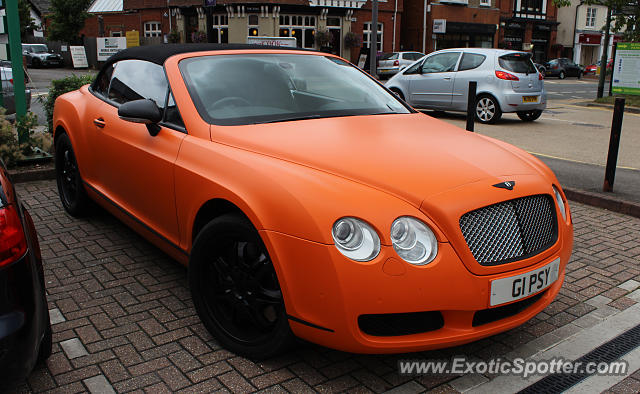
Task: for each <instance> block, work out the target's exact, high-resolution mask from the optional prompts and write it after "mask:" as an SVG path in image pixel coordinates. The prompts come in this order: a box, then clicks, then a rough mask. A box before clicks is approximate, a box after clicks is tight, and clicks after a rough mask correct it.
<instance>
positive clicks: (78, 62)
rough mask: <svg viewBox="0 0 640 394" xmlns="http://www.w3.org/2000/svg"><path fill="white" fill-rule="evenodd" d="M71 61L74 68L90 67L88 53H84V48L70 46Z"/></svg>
mask: <svg viewBox="0 0 640 394" xmlns="http://www.w3.org/2000/svg"><path fill="white" fill-rule="evenodd" d="M69 50H70V51H71V61H72V62H73V68H86V67H89V62H87V53H86V52H85V51H84V47H83V46H73V45H72V46H70V47H69Z"/></svg>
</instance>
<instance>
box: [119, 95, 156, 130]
mask: <svg viewBox="0 0 640 394" xmlns="http://www.w3.org/2000/svg"><path fill="white" fill-rule="evenodd" d="M118 116H119V117H120V119H122V120H126V121H127V122H133V123H143V124H146V125H147V130H149V134H151V135H152V136H154V137H155V136H156V135H158V133H159V132H160V127H159V126H158V125H157V123H158V122H160V121H161V120H162V111H160V108H158V106H157V105H156V103H155V102H153V101H152V100H149V99H141V100H134V101H129V102H127V103H124V104H122V105H120V107H119V108H118Z"/></svg>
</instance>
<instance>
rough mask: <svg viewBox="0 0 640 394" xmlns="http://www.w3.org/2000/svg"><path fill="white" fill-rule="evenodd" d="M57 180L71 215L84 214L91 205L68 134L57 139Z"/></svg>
mask: <svg viewBox="0 0 640 394" xmlns="http://www.w3.org/2000/svg"><path fill="white" fill-rule="evenodd" d="M55 163H56V181H57V184H58V194H59V195H60V201H61V202H62V206H63V207H64V209H65V210H66V211H67V212H68V213H69V214H70V215H71V216H75V217H78V216H82V215H83V214H85V213H86V212H87V210H88V207H89V203H90V202H89V197H88V196H87V193H86V191H85V190H84V185H83V184H82V178H81V177H80V170H79V169H78V163H77V162H76V156H75V154H74V152H73V147H72V146H71V140H69V136H68V135H67V134H62V135H61V136H60V137H58V139H57V141H56V161H55Z"/></svg>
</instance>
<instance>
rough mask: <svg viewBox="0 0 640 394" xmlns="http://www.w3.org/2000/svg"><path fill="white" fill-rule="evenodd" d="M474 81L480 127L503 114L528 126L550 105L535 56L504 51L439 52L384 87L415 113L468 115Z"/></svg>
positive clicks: (446, 50) (468, 49)
mask: <svg viewBox="0 0 640 394" xmlns="http://www.w3.org/2000/svg"><path fill="white" fill-rule="evenodd" d="M470 81H477V82H478V87H477V91H476V92H477V93H476V97H477V99H476V119H477V120H478V121H479V122H481V123H495V122H497V121H498V120H499V119H500V117H501V116H502V114H503V113H505V112H515V113H517V114H518V116H519V117H520V119H522V120H523V121H526V122H530V121H533V120H536V119H538V118H539V117H540V115H541V114H542V110H543V109H544V108H545V107H546V105H547V93H546V92H545V90H544V81H543V76H542V74H540V73H539V72H538V70H537V69H536V67H535V66H534V64H533V62H532V61H531V55H530V54H529V53H526V52H516V51H511V50H505V49H489V48H458V49H444V50H441V51H436V52H433V53H431V54H429V55H428V56H427V57H425V58H424V59H422V60H420V61H419V62H416V63H415V64H413V65H412V66H411V67H409V68H407V69H405V70H404V71H402V72H400V73H398V74H397V75H395V76H394V77H392V78H391V79H390V80H389V81H388V82H387V83H386V84H385V86H387V87H388V88H389V89H391V90H392V91H393V92H395V93H396V94H397V95H398V96H400V97H401V98H402V99H404V100H406V101H407V102H408V103H409V104H411V105H412V106H413V107H415V108H421V109H433V110H440V111H466V110H467V100H468V92H469V82H470Z"/></svg>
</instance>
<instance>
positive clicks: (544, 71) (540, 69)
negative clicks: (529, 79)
mask: <svg viewBox="0 0 640 394" xmlns="http://www.w3.org/2000/svg"><path fill="white" fill-rule="evenodd" d="M534 65H535V66H536V68H537V69H538V72H539V73H540V74H542V77H543V78H544V77H545V76H546V75H547V68H546V67H545V66H544V64H540V63H534Z"/></svg>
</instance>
